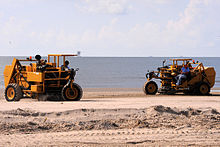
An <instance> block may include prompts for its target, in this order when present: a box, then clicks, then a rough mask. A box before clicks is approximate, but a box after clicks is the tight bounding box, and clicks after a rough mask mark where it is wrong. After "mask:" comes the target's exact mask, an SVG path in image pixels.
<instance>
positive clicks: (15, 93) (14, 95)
mask: <svg viewBox="0 0 220 147" xmlns="http://www.w3.org/2000/svg"><path fill="white" fill-rule="evenodd" d="M21 98H22V91H21V87H20V86H19V85H18V84H16V83H11V84H8V86H7V87H6V89H5V99H6V100H7V101H9V102H12V101H19V100H20V99H21Z"/></svg>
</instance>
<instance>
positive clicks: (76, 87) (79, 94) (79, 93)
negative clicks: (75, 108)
mask: <svg viewBox="0 0 220 147" xmlns="http://www.w3.org/2000/svg"><path fill="white" fill-rule="evenodd" d="M72 84H73V89H74V90H75V93H74V91H73V90H72V89H71V87H70V85H65V86H64V87H63V89H62V91H61V95H62V98H63V100H66V101H79V100H80V99H81V98H82V96H83V90H82V88H81V87H80V86H79V85H78V84H77V83H72ZM67 90H68V91H69V90H71V91H69V92H73V95H74V96H73V97H71V98H70V96H67Z"/></svg>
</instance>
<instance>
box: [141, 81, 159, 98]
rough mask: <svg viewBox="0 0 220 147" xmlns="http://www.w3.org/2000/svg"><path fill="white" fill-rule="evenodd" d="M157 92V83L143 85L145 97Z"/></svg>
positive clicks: (150, 82)
mask: <svg viewBox="0 0 220 147" xmlns="http://www.w3.org/2000/svg"><path fill="white" fill-rule="evenodd" d="M157 91H158V86H157V83H156V82H154V81H148V82H146V83H145V84H144V93H145V94H146V95H148V94H149V95H155V94H156V93H157Z"/></svg>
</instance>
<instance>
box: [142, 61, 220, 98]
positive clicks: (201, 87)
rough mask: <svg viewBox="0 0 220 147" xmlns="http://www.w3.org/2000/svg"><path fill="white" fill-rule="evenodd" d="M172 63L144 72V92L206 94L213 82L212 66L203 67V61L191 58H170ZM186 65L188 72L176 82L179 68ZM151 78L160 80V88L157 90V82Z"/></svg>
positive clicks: (213, 70) (213, 72) (152, 93)
mask: <svg viewBox="0 0 220 147" xmlns="http://www.w3.org/2000/svg"><path fill="white" fill-rule="evenodd" d="M170 61H171V62H172V63H171V64H170V65H167V66H165V65H164V63H165V61H164V62H163V66H162V67H159V68H158V69H157V71H152V72H148V73H147V74H146V77H147V82H146V83H145V85H144V88H143V89H144V92H145V94H150V95H154V94H156V93H157V92H159V93H160V94H175V93H177V92H183V93H184V94H190V95H194V94H196V95H208V94H209V93H210V89H211V88H212V87H213V86H214V84H215V75H216V72H215V69H214V67H204V66H203V63H201V62H198V61H197V62H195V61H194V60H192V59H171V60H170ZM184 65H187V66H188V67H189V69H190V72H189V73H188V75H187V78H186V79H185V80H184V81H183V82H182V84H181V85H177V84H176V82H177V81H176V78H175V77H176V76H177V75H178V74H180V72H181V68H182V67H183V66H184ZM152 79H159V80H160V81H161V88H160V89H159V90H158V86H157V83H156V82H155V81H153V80H152Z"/></svg>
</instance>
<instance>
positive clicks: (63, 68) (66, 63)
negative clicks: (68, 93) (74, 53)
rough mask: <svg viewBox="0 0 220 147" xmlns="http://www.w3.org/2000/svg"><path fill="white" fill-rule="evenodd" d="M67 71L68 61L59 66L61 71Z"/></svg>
mask: <svg viewBox="0 0 220 147" xmlns="http://www.w3.org/2000/svg"><path fill="white" fill-rule="evenodd" d="M69 69H70V68H69V61H68V60H66V61H65V62H64V65H62V66H61V70H63V71H64V70H65V71H67V70H69Z"/></svg>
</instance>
